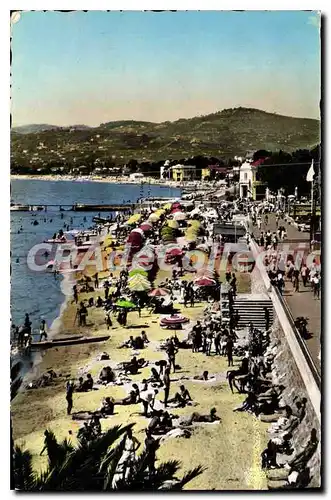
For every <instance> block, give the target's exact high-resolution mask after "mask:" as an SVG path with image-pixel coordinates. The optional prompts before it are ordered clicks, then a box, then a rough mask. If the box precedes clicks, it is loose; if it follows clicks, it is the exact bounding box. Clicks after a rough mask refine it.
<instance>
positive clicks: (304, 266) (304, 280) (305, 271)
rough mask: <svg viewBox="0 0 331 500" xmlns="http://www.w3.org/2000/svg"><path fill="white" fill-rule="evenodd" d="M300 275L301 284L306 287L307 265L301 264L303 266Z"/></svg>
mask: <svg viewBox="0 0 331 500" xmlns="http://www.w3.org/2000/svg"><path fill="white" fill-rule="evenodd" d="M301 277H302V283H303V286H304V287H306V286H307V280H308V267H307V266H306V264H303V266H302V268H301Z"/></svg>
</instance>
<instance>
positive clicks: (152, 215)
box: [148, 213, 160, 222]
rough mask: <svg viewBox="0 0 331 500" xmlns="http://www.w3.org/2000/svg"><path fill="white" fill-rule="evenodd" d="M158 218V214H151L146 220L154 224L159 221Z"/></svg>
mask: <svg viewBox="0 0 331 500" xmlns="http://www.w3.org/2000/svg"><path fill="white" fill-rule="evenodd" d="M159 218H160V216H159V215H158V214H156V213H153V214H151V215H150V216H149V217H148V220H149V221H152V222H156V221H158V220H159Z"/></svg>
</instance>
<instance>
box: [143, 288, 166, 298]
mask: <svg viewBox="0 0 331 500" xmlns="http://www.w3.org/2000/svg"><path fill="white" fill-rule="evenodd" d="M148 295H149V296H150V297H164V296H165V295H169V292H168V291H167V290H165V289H164V288H155V289H154V290H152V291H151V292H149V294H148Z"/></svg>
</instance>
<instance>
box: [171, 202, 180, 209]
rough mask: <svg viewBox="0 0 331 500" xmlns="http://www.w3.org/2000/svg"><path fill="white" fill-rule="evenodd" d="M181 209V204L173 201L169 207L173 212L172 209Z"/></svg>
mask: <svg viewBox="0 0 331 500" xmlns="http://www.w3.org/2000/svg"><path fill="white" fill-rule="evenodd" d="M180 207H181V204H180V203H179V201H175V202H174V203H173V204H172V205H171V209H172V210H173V209H174V208H180Z"/></svg>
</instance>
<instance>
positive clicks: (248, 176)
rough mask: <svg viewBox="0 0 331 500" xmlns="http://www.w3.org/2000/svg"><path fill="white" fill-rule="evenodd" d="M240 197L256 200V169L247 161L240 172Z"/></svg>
mask: <svg viewBox="0 0 331 500" xmlns="http://www.w3.org/2000/svg"><path fill="white" fill-rule="evenodd" d="M239 196H240V198H246V199H248V198H251V199H253V200H255V199H256V167H254V166H253V165H252V164H251V163H250V162H248V161H245V162H244V163H243V164H242V165H241V167H240V170H239Z"/></svg>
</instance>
